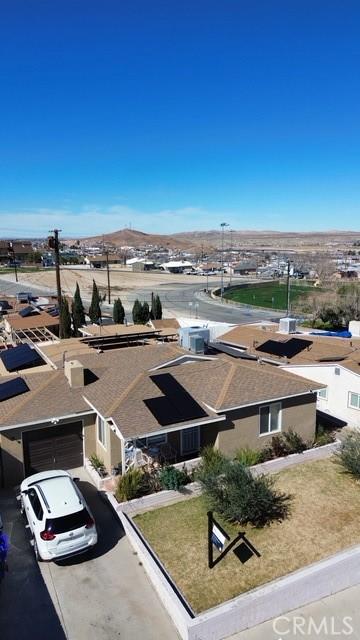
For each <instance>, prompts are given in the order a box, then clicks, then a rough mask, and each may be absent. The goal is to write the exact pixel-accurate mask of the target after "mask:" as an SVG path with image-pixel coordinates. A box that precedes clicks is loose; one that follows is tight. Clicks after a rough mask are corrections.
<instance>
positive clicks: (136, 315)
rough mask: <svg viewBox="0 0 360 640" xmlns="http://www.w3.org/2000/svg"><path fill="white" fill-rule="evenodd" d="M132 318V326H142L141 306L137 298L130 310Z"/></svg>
mask: <svg viewBox="0 0 360 640" xmlns="http://www.w3.org/2000/svg"><path fill="white" fill-rule="evenodd" d="M132 318H133V323H134V324H142V304H141V302H140V300H138V299H137V298H136V300H135V302H134V306H133V308H132Z"/></svg>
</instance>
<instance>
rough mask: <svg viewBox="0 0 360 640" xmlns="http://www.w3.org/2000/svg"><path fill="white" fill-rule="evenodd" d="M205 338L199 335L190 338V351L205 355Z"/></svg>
mask: <svg viewBox="0 0 360 640" xmlns="http://www.w3.org/2000/svg"><path fill="white" fill-rule="evenodd" d="M204 349H205V342H204V337H203V336H199V335H197V334H195V335H191V336H190V351H191V352H192V353H204Z"/></svg>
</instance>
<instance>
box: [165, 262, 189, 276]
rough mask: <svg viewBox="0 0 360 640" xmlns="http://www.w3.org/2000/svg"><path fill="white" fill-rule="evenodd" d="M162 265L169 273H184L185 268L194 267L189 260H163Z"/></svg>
mask: <svg viewBox="0 0 360 640" xmlns="http://www.w3.org/2000/svg"><path fill="white" fill-rule="evenodd" d="M160 266H161V269H163V270H164V271H168V272H169V273H184V271H185V269H192V266H193V265H192V264H191V262H188V261H187V260H179V261H175V260H174V261H171V262H163V264H162V265H160Z"/></svg>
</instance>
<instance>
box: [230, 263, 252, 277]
mask: <svg viewBox="0 0 360 640" xmlns="http://www.w3.org/2000/svg"><path fill="white" fill-rule="evenodd" d="M256 270H257V264H256V262H254V261H251V260H248V261H245V262H238V264H234V265H233V267H232V272H233V274H235V275H236V274H237V275H247V274H248V273H256Z"/></svg>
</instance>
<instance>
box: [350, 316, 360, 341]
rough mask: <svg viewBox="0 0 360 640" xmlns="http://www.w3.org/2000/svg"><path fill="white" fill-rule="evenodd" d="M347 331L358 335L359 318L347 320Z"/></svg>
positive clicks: (359, 333)
mask: <svg viewBox="0 0 360 640" xmlns="http://www.w3.org/2000/svg"><path fill="white" fill-rule="evenodd" d="M349 331H350V333H351V335H353V336H356V337H357V338H359V337H360V320H351V321H350V322H349Z"/></svg>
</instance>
